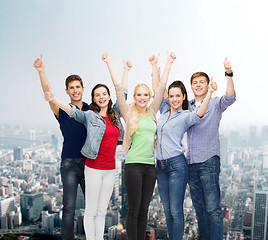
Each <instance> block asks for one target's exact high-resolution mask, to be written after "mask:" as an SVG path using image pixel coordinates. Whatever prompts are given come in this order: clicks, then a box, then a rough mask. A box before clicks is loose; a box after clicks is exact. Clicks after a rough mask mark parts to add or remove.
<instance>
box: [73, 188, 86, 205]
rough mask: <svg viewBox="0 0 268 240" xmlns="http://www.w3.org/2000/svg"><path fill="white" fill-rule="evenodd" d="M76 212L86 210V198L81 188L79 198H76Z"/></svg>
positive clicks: (78, 193) (78, 191) (78, 192)
mask: <svg viewBox="0 0 268 240" xmlns="http://www.w3.org/2000/svg"><path fill="white" fill-rule="evenodd" d="M75 209H76V210H80V209H85V197H84V194H83V191H82V189H81V187H80V186H79V187H78V189H77V196H76V207H75Z"/></svg>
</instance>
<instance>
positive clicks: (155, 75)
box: [148, 54, 160, 94]
mask: <svg viewBox="0 0 268 240" xmlns="http://www.w3.org/2000/svg"><path fill="white" fill-rule="evenodd" d="M159 55H160V54H158V55H157V56H155V55H152V56H150V57H149V59H148V60H149V62H150V63H151V64H152V87H153V91H154V94H155V92H156V90H157V87H158V84H159V82H160V68H159V67H158V65H157V62H158V58H159Z"/></svg>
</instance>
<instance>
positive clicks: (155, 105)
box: [150, 52, 176, 113]
mask: <svg viewBox="0 0 268 240" xmlns="http://www.w3.org/2000/svg"><path fill="white" fill-rule="evenodd" d="M175 59H176V56H175V54H174V53H170V54H169V52H167V63H166V67H165V69H164V71H163V74H162V77H161V79H160V82H159V84H158V87H157V90H156V92H155V98H154V100H153V102H152V103H151V105H150V107H151V108H152V110H153V111H155V113H156V112H157V111H158V109H159V107H160V105H161V102H162V100H163V96H164V92H165V90H166V89H165V88H166V84H167V80H168V75H169V72H170V68H171V65H172V63H173V62H174V60H175Z"/></svg>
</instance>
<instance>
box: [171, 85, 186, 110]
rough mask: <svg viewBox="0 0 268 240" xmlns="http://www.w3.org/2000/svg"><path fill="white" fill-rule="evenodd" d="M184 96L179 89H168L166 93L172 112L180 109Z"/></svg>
mask: <svg viewBox="0 0 268 240" xmlns="http://www.w3.org/2000/svg"><path fill="white" fill-rule="evenodd" d="M184 99H185V95H184V94H183V93H182V91H181V89H180V88H179V87H173V88H170V89H169V91H168V101H169V104H170V107H171V108H172V110H176V109H182V104H183V100H184Z"/></svg>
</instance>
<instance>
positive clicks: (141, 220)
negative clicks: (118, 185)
mask: <svg viewBox="0 0 268 240" xmlns="http://www.w3.org/2000/svg"><path fill="white" fill-rule="evenodd" d="M124 178H125V187H126V192H127V199H128V213H127V221H126V230H127V237H128V240H143V239H145V234H146V227H147V215H148V208H149V204H150V201H151V198H152V195H153V191H154V186H155V181H156V171H155V166H154V165H150V164H142V163H129V164H125V170H124Z"/></svg>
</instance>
